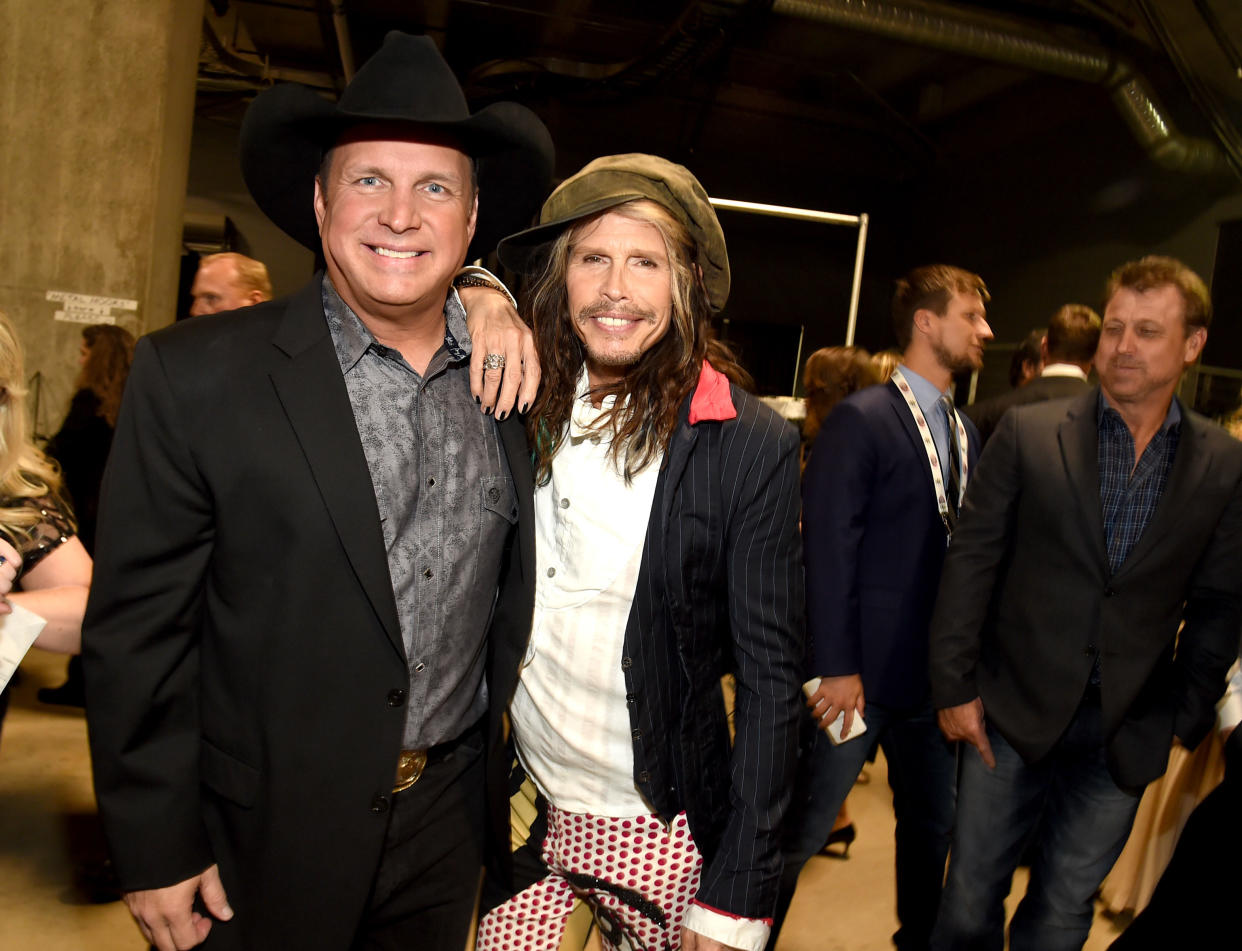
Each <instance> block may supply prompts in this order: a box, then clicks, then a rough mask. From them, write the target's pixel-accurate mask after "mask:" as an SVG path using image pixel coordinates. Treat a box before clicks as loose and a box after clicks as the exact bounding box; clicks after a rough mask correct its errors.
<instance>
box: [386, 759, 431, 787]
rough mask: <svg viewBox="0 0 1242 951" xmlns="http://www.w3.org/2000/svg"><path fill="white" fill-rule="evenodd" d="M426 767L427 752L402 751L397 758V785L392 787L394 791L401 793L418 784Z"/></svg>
mask: <svg viewBox="0 0 1242 951" xmlns="http://www.w3.org/2000/svg"><path fill="white" fill-rule="evenodd" d="M426 766H427V751H426V750H402V751H401V755H400V756H399V757H397V784H396V785H395V786H393V787H392V791H393V792H395V793H399V792H401V791H402V790H405V789H409V788H410V787H411V786H413V785H414V784H415V783H416V782H418V777H419V776H421V775H423V769H424V768H426Z"/></svg>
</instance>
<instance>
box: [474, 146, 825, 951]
mask: <svg viewBox="0 0 1242 951" xmlns="http://www.w3.org/2000/svg"><path fill="white" fill-rule="evenodd" d="M540 220H541V224H540V225H539V226H538V227H536V228H533V229H531V230H529V231H526V232H523V233H521V234H519V235H515V236H513V237H511V238H508V239H506V241H505V242H504V243H503V245H502V252H501V253H502V260H503V261H504V262H505V263H506V264H507V265H509V266H510V267H513V268H515V269H518V270H525V271H528V272H532V273H535V274H536V275H537V277H536V280H535V283H534V286H533V288H532V290H531V293H530V295H529V304H530V311H531V315H532V317H533V324H534V332H535V338H536V341H537V346H538V350H539V356H540V363H541V366H542V367H543V381H544V382H543V387H542V390H541V392H540V395H539V396H538V398H537V399H536V400H535V403H534V405H533V406H532V407H531V410H530V413H529V415H528V417H527V434H528V437H529V440H530V443H531V446H532V450H533V453H534V470H535V499H534V509H535V539H536V557H535V562H536V579H535V602H536V607H535V617H534V624H533V629H532V631H531V634H530V638H529V641H525V640H524V641H523V642H522V643H508V644H497V645H496V649H497V650H509V651H513V652H514V653H515V654H517V655H520V657H521V664H520V674H519V677H518V678H517V682H516V683H513V682H510V683H508V684H497V685H496V690H495V692H494V693H493V694H492V702H493V703H505V702H508V703H509V704H510V716H511V718H512V722H513V733H514V736H515V737H516V740H517V749H518V754H519V757H520V760H521V764H522V766H523V767H524V768H525V771H526V772H527V773H528V774H529V775H530V777H531V778H532V779H533V780H534V783H535V785H536V787H537V788H538V790H539V792H540V793H541V795H542V798H543V800H544V801H545V802H546V824H547V833H546V836H545V837H544V838H543V841H542V842H531V843H529V845H528V848H530V849H541V859H542V866H541V867H540V868H539V869H538V871H537V872H536V873H535V874H533V875H531V876H529V877H528V878H529V880H528V881H522V882H520V883H518V884H517V887H516V888H515V889H514V891H516V892H517V893H516V894H514V895H513V897H511V898H510V899H509V900H507V901H505V902H504V903H503V904H501V905H500V906H499V907H497V908H495V909H493V910H492V911H491V912H490V913H489V914H488V915H487V916H486V917H485V918H484V919H483V921H482V923H481V925H480V933H479V934H480V936H479V947H480V948H481V949H484V951H487V949H492V948H501V947H505V946H506V942H507V943H508V945H507V946H509V947H513V946H518V947H523V948H530V949H541V948H549V949H554V948H556V947H557V945H558V943H559V941H560V936H561V933H562V931H563V928H564V920H565V918H566V917H567V916H568V914H569V912H570V911H571V910H572V907H573V905H574V903H575V901H576V900H577V899H584V900H586V901H587V902H588V903H589V904H590V905H591V906H592V907H593V910H594V912H595V916H596V919H597V921H599V922H600V923H601V928H602V931H603V934H604V938H605V941H606V942H607V943H608V945H609V946H613V947H615V946H622V945H623V946H626V947H632V948H651V949H656V948H660V949H663V948H677V947H684V948H723V947H737V948H748V949H753V951H758V949H760V948H762V947H763V945H764V942H765V940H766V937H767V933H768V928H769V921H768V920H767V919H770V916H771V914H772V908H773V905H774V901H775V894H776V885H777V877H778V874H779V869H780V860H779V850H778V839H777V833H778V827H779V824H780V820H781V817H782V814H783V812H784V810H785V806H786V804H787V802H788V789H789V785H790V780H791V778H792V775H791V774H792V769H793V765H794V758H795V748H796V732H797V728H796V727H797V717H798V706H799V705H798V699H797V693H798V683H799V669H798V664H799V661H800V659H801V656H802V637H803V630H802V566H801V553H800V547H799V542H798V529H797V520H798V438H797V434H796V433H795V432H794V431H793V429H792V428H790V427H789V426H788V425H787V424H785V423H784V422H783V421H781V420H780V419H779V418H778V417H777V416H776V415H775V414H773V413H771V412H769V411H768V410H766V409H765V408H764V407H763V406H762V405H761V404H760V403H759V402H758V401H757V400H755V399H754V398H753V397H751V396H749V395H748V394H747V393H746V392H745V391H743V390H742V389H741V388H740V387H739V385H738V383H739V381H741V380H742V379H743V377H744V373H743V371H742V370H741V368H740V367H739V366H738V365H737V363H736V361H735V360H734V359H733V357H732V356H731V355H730V353H729V351H728V349H727V348H726V347H725V346H724V345H723V344H721V343H720V342H719V341H717V340H716V339H715V337H714V336H713V334H712V331H711V324H710V318H711V314H712V312H713V311H717V310H719V309H720V308H721V307H722V306H723V305H724V302H725V299H726V297H727V295H728V290H729V263H728V257H727V255H726V252H725V243H724V235H723V233H722V231H721V229H720V224H719V222H718V221H717V219H716V216H715V213H714V212H713V211H712V208H711V205H710V203H709V201H708V198H707V195H706V193H705V192H704V191H703V188H702V186H701V185H700V184H699V183H698V181H697V180H695V178H694V177H693V176H692V175H691V174H690V173H689V172H688V171H687V170H686V169H684V168H682V167H681V166H679V165H674V164H673V163H671V162H667V161H665V160H663V159H660V158H656V157H655V156H649V155H618V156H609V157H606V158H601V159H597V160H596V161H594V162H592V163H590V164H589V165H587V166H586V168H584V169H583V170H582V171H581V172H579V173H578V174H577V175H575V176H573V177H571V178H569V179H568V180H566V181H565V183H564V184H563V185H562V186H561V187H560V188H559V189H558V190H557V191H556V192H554V193H553V194H552V196H551V197H550V198H549V199H548V201H547V202H546V203H545V204H544V207H543V212H542V215H541V219H540ZM730 672H731V673H733V674H734V675H735V676H736V683H737V693H736V715H735V724H736V740H735V742H734V743H733V744H732V747H731V746H730V739H729V730H728V722H727V720H726V712H725V704H724V698H723V696H722V690H721V677H722V675H724V674H726V673H730ZM518 864H519V867H520V866H521V863H518ZM524 886H525V887H524ZM518 889H521V890H520V891H519V890H518Z"/></svg>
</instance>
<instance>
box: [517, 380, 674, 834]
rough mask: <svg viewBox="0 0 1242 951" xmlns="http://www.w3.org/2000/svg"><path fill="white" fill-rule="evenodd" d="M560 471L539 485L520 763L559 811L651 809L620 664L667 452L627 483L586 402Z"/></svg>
mask: <svg viewBox="0 0 1242 951" xmlns="http://www.w3.org/2000/svg"><path fill="white" fill-rule="evenodd" d="M588 388H589V384H588V382H587V376H586V372H585V371H583V374H582V377H581V378H580V380H579V383H578V393H577V397H576V398H575V400H574V409H573V414H572V416H571V419H570V425H569V433H568V435H567V436H566V438H565V441H564V443H563V444H562V445H561V447H560V449H559V450H558V451H557V453H556V456H555V457H554V458H553V460H552V478H551V480H550V481H549V482H548V483H547V484H546V485H541V486H538V487H536V489H535V614H534V622H533V627H532V630H531V637H530V644H529V646H528V647H527V650H526V657H525V659H524V660H523V667H522V672H521V678H520V679H519V681H518V686H517V691H516V693H515V694H514V696H513V702H512V704H511V706H510V709H509V715H510V718H511V719H512V722H513V731H514V734H515V736H516V737H517V747H518V755H519V757H520V758H521V760H522V766H523V767H525V769H526V772H527V773H528V774H529V775H530V777H531V778H532V779H533V780H534V782H535V785H536V786H537V787H539V791H540V792H541V793H543V795H544V797H545V798H546V799H547V800H548V801H549V802H551V803H553V804H554V805H555V806H556V807H557V808H558V809H563V810H565V811H566V812H576V813H586V814H589V815H594V816H615V817H624V816H639V815H647V814H650V813H652V812H653V811H654V810H653V809H652V808H651V806H650V804H648V803H647V802H646V801H645V800H644V799H643V797H642V795H641V794H640V793H639V791H638V788H637V787H636V786H635V785H634V748H633V739H632V738H631V736H630V715H629V707H628V705H627V704H626V696H625V695H626V689H625V675H624V672H623V671H622V669H621V656H622V654H623V652H624V644H625V625H626V622H627V621H628V620H629V616H630V606H631V604H632V603H633V600H634V591H635V588H636V587H637V585H638V570H639V566H640V564H641V562H642V555H643V543H644V540H645V538H646V534H647V523H648V521H649V520H650V517H651V504H652V500H653V499H654V497H655V487H656V479H657V478H658V477H659V472H660V461H661V460H660V458H658V457H657V458H656V459H654V460H652V462H651V464H650V465H648V466H647V467H646V468H645V469H643V471H642V472H640V473H638V474H637V475H635V476H634V479H633V481H632V482H631V483H630V484H629V485H626V484H625V477H624V476H623V475H622V473H621V472H619V471H618V469H617V467H616V465H615V464H614V463H613V460H612V458H611V455H610V450H609V435H610V434H609V433H603V434H601V433H600V432H598V431H597V430H595V429H594V428H593V424H594V423H595V422H596V421H597V420H598V418H599V416H600V415H601V414H602V413H603V412H604V411H605V410H606V409H607V408H608V407H609V406H610V405H611V404H612V401H613V399H614V398H613V397H608V398H606V399H605V401H604V405H603V406H602V407H601V408H600V409H598V410H597V409H595V408H594V407H593V406H592V405H591V404H590V402H589V401H587V400H585V399H583V397H584V396H585V394H586V392H587V390H588Z"/></svg>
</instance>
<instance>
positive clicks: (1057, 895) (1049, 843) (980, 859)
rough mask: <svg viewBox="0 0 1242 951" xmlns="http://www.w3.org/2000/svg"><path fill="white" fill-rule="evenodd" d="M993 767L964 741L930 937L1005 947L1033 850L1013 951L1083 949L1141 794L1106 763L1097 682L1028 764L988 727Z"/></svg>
mask: <svg viewBox="0 0 1242 951" xmlns="http://www.w3.org/2000/svg"><path fill="white" fill-rule="evenodd" d="M988 740H989V741H990V742H991V744H992V752H993V754H995V756H996V768H995V769H993V770H989V769H988V768H987V766H985V765H984V764H983V760H982V759H981V758H980V757H979V755H978V754H977V753H976V752H975V750H973V749H972V748H970V747H969V746H965V745H963V746H962V749H961V766H960V768H961V771H960V773H959V776H958V791H957V805H958V813H957V827H956V829H955V830H954V833H953V850H952V857H951V858H950V860H949V875H948V881H947V882H946V884H945V890H944V897H943V900H942V901H941V903H940V917H939V919H938V920H937V921H936V931H935V934H934V935H933V937H932V947H933V948H934V949H936V951H949V949H953V951H965V949H970V951H976V949H977V951H1000V949H1001V948H1002V947H1003V946H1004V937H1005V936H1004V930H1005V907H1004V901H1005V896H1006V895H1008V894H1009V889H1010V884H1011V880H1012V878H1013V873H1014V870H1015V869H1016V868H1017V866H1018V862H1019V860H1020V859H1021V858H1022V856H1023V854H1024V853H1025V852H1027V849H1028V846H1030V845H1032V844H1033V845H1034V848H1033V850H1032V856H1033V858H1032V863H1031V878H1030V884H1029V885H1028V886H1027V890H1026V896H1025V897H1024V898H1023V899H1022V902H1021V904H1019V905H1018V910H1017V911H1016V912H1015V914H1014V916H1013V921H1012V922H1011V923H1010V927H1009V947H1010V949H1011V951H1077V949H1080V948H1082V946H1083V943H1084V942H1085V941H1086V940H1087V934H1088V933H1089V932H1090V931H1091V920H1092V917H1093V912H1094V905H1093V898H1094V895H1095V892H1096V889H1098V888H1099V886H1100V882H1102V881H1103V880H1104V876H1105V875H1107V874H1108V870H1109V869H1110V868H1112V867H1113V863H1114V862H1115V861H1117V856H1118V855H1120V854H1121V849H1122V847H1123V846H1124V845H1125V842H1126V837H1127V836H1128V835H1129V834H1130V826H1131V825H1133V823H1134V814H1135V812H1136V811H1137V810H1138V804H1139V796H1138V795H1136V794H1135V792H1133V791H1128V790H1123V789H1121V788H1119V787H1118V786H1117V784H1116V783H1115V782H1114V781H1113V778H1112V776H1111V775H1109V772H1108V766H1107V763H1106V751H1105V747H1104V736H1103V731H1102V727H1101V715H1100V700H1099V691H1098V688H1094V687H1092V688H1088V690H1087V693H1086V695H1085V696H1084V698H1083V701H1082V703H1081V704H1080V705H1079V707H1078V710H1077V712H1076V713H1075V714H1074V719H1073V720H1071V721H1070V725H1069V726H1068V727H1067V728H1066V731H1065V734H1064V736H1062V737H1061V739H1060V740H1058V741H1057V745H1056V746H1055V747H1054V748H1053V750H1052V752H1050V753H1049V754H1048V755H1047V756H1045V757H1044V758H1043V759H1041V760H1040V761H1039V762H1037V763H1033V764H1027V763H1026V762H1024V761H1023V759H1022V757H1021V756H1019V755H1018V753H1017V751H1015V750H1014V748H1013V747H1012V746H1010V745H1009V744H1008V743H1007V742H1006V741H1005V739H1004V737H1002V736H1001V735H1000V734H999V733H997V732H996V731H995V730H993V729H991V728H990V727H989V728H988Z"/></svg>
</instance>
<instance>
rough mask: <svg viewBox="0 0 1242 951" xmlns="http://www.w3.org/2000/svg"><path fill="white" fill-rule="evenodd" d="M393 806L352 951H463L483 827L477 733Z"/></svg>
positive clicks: (481, 765) (483, 800)
mask: <svg viewBox="0 0 1242 951" xmlns="http://www.w3.org/2000/svg"><path fill="white" fill-rule="evenodd" d="M394 769H395V764H394ZM391 803H392V805H391V809H390V813H389V814H390V818H389V821H388V832H387V835H386V837H385V840H384V854H383V857H382V858H381V859H380V866H379V869H378V870H377V871H376V873H375V881H374V883H373V885H372V886H371V895H370V898H369V899H368V901H367V908H366V911H365V913H364V914H363V918H362V922H361V925H360V926H359V929H358V934H357V938H356V940H355V942H354V951H413V949H418V951H463V949H464V948H465V946H466V936H467V934H468V933H469V931H470V921H471V916H472V914H473V912H474V903H475V897H476V895H477V894H478V887H479V874H480V871H481V869H482V867H483V848H484V838H485V828H486V822H487V817H486V797H485V792H484V757H483V735H482V730H480V729H474V730H470V731H467V733H466V735H465V736H464V738H463V739H462V740H461V741H460V742H459V743H458V744H457V745H456V747H455V748H454V749H453V750H452V752H450V753H447V754H446V755H444V757H443V758H441V759H438V760H435V759H433V761H432V762H429V763H428V765H427V767H426V768H425V769H424V770H423V774H422V776H421V777H419V780H418V782H416V783H415V784H414V785H413V786H411V787H410V788H409V789H406V790H403V791H402V792H399V793H394V794H393V796H392V799H391Z"/></svg>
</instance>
